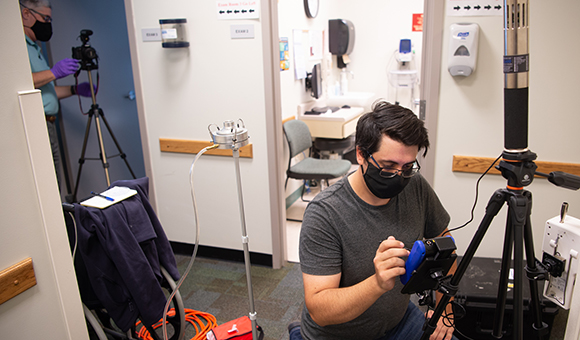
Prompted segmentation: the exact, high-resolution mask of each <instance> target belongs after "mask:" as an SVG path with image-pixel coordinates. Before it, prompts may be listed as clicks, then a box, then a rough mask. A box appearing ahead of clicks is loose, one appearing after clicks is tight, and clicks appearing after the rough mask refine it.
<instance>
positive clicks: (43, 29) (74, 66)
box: [20, 0, 91, 180]
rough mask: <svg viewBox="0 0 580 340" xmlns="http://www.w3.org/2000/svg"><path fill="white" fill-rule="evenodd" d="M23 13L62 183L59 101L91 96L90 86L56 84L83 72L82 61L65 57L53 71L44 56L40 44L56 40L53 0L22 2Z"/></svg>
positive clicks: (31, 64) (29, 47) (35, 82)
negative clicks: (52, 38)
mask: <svg viewBox="0 0 580 340" xmlns="http://www.w3.org/2000/svg"><path fill="white" fill-rule="evenodd" d="M20 11H21V15H22V26H23V27H24V34H25V35H26V46H27V48H28V58H29V60H30V68H31V71H32V80H33V82H34V87H35V88H37V89H39V90H40V91H41V93H42V103H43V105H44V115H45V117H46V126H47V128H48V136H49V139H50V146H51V149H52V158H53V160H54V167H55V172H56V177H57V180H60V168H61V164H60V163H61V162H60V153H59V144H58V135H57V132H56V125H55V120H56V115H57V113H58V110H59V103H58V100H59V99H63V98H67V97H70V96H72V95H74V94H78V95H80V96H83V97H91V89H90V85H89V83H86V82H85V83H81V84H79V85H78V86H76V87H75V86H71V85H67V86H56V85H55V83H54V81H55V80H57V79H61V78H64V77H66V76H69V75H71V74H73V73H75V72H76V71H77V70H78V69H79V61H78V60H76V59H71V58H65V59H63V60H61V61H59V62H57V63H55V64H54V66H53V67H52V68H51V67H49V65H48V62H47V61H46V59H45V58H44V56H43V54H42V49H41V47H40V45H39V44H38V43H37V42H38V41H41V42H46V41H49V40H50V38H51V37H52V7H51V4H50V1H49V0H21V1H20Z"/></svg>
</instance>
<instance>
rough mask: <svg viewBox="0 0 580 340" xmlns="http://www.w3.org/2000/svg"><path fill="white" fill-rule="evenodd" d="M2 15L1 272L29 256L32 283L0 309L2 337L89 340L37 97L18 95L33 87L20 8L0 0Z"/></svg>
mask: <svg viewBox="0 0 580 340" xmlns="http://www.w3.org/2000/svg"><path fill="white" fill-rule="evenodd" d="M0 13H2V20H0V27H1V29H2V32H3V33H4V34H3V35H2V38H1V41H2V45H3V46H5V47H6V46H8V47H9V48H3V49H1V50H0V60H2V63H1V65H0V79H2V81H1V82H0V102H1V103H2V105H1V107H0V110H1V111H0V112H1V116H2V124H1V125H0V138H1V142H2V146H3V148H2V155H1V156H0V160H1V163H2V176H0V186H1V187H2V192H1V193H0V203H1V204H0V219H1V220H2V225H1V227H0V231H1V234H2V236H1V237H0V270H4V269H6V268H8V267H10V266H12V265H14V264H16V263H18V262H20V261H22V260H25V259H26V258H28V257H30V258H32V261H33V265H34V272H35V276H36V281H37V285H36V286H34V287H32V288H30V289H29V290H27V291H25V292H23V293H22V294H20V295H18V296H16V297H14V298H12V299H11V300H8V301H7V302H5V303H3V304H1V305H0V329H1V330H2V338H6V339H75V340H76V339H88V334H87V330H86V326H85V321H84V317H83V311H82V308H81V302H80V297H79V293H78V289H77V283H76V278H75V275H74V270H73V265H72V260H71V255H70V250H69V245H68V238H67V235H66V228H65V225H64V220H63V215H62V206H61V204H60V198H59V194H58V189H57V184H56V178H55V175H54V166H53V162H52V156H51V152H50V146H49V142H48V133H47V130H46V121H45V118H44V112H43V107H42V99H41V98H40V92H37V93H30V94H23V95H20V96H19V92H20V91H30V90H33V89H34V86H33V83H32V76H31V73H30V64H29V61H28V52H27V50H26V42H25V39H24V32H23V30H22V21H21V18H20V13H19V6H18V2H17V1H2V2H0ZM21 109H22V110H23V111H22V112H21ZM2 288H4V287H2Z"/></svg>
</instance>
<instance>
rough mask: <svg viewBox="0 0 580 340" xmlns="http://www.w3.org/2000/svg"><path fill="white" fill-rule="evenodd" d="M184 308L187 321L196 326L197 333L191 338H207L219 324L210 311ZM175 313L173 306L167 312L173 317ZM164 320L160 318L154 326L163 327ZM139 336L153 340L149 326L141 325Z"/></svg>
mask: <svg viewBox="0 0 580 340" xmlns="http://www.w3.org/2000/svg"><path fill="white" fill-rule="evenodd" d="M183 310H184V312H185V321H186V322H189V323H190V324H192V325H193V327H194V328H195V333H196V335H195V336H194V337H193V338H191V340H205V338H206V334H207V332H209V331H210V330H211V329H212V328H214V327H216V326H217V320H216V318H215V316H213V315H211V314H209V313H204V312H200V311H196V310H193V309H187V308H184V309H183ZM174 315H175V308H172V309H171V310H170V311H169V312H168V313H167V316H169V317H171V316H174ZM203 320H205V322H204V321H203ZM162 322H163V319H161V320H159V322H157V323H156V324H154V325H153V326H152V327H153V329H157V328H159V327H161V324H162ZM140 323H141V321H138V322H137V323H136V324H135V325H136V326H139V324H140ZM137 336H138V337H139V338H140V339H143V340H153V338H152V337H151V335H150V334H149V331H147V328H145V327H141V329H140V330H139V332H138V334H137Z"/></svg>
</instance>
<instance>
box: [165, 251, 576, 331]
mask: <svg viewBox="0 0 580 340" xmlns="http://www.w3.org/2000/svg"><path fill="white" fill-rule="evenodd" d="M176 260H177V264H178V268H179V270H180V272H181V273H183V272H184V271H185V269H186V267H187V265H188V263H189V260H190V257H189V256H182V255H176ZM251 270H252V286H253V292H254V302H255V309H256V312H257V322H258V324H259V325H260V326H261V327H262V328H263V329H264V333H265V337H264V339H266V340H274V339H276V340H287V339H288V330H287V326H288V324H290V323H291V322H292V321H296V320H299V319H300V313H301V311H302V307H303V304H304V302H303V301H304V293H303V290H302V273H301V271H300V265H299V264H295V263H289V264H288V265H287V266H286V267H284V268H282V269H277V270H276V269H272V268H270V267H265V266H257V265H254V266H252V269H251ZM179 290H180V292H181V294H182V297H183V300H184V305H185V308H189V309H194V310H198V311H202V312H206V313H210V314H212V315H213V316H215V317H216V319H217V323H218V324H220V325H221V324H223V323H225V322H227V321H230V320H233V319H237V318H239V317H241V316H244V315H248V313H249V311H250V307H249V299H248V290H247V285H246V273H245V265H244V264H243V263H240V262H229V261H223V260H214V259H207V258H202V257H198V258H197V259H196V260H195V262H194V265H193V267H192V269H191V271H190V273H189V275H188V277H187V279H186V280H185V281H184V283H183V285H182V287H181V288H180V289H179ZM412 299H413V300H414V298H412ZM567 314H568V313H567V311H565V310H560V311H559V313H558V314H557V315H556V317H555V318H554V320H553V325H552V326H553V327H552V332H551V336H550V340H558V339H563V338H564V331H565V329H566V321H567ZM194 336H195V330H194V328H193V327H192V326H191V325H189V324H188V325H187V327H186V336H185V339H191V338H193V337H194Z"/></svg>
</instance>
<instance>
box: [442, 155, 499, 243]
mask: <svg viewBox="0 0 580 340" xmlns="http://www.w3.org/2000/svg"><path fill="white" fill-rule="evenodd" d="M502 155H503V153H502V154H501V155H499V156H498V157H497V158H496V159H495V160H494V161H493V163H491V165H490V166H489V167H488V168H487V170H485V172H484V173H483V174H481V176H479V178H478V179H477V182H476V183H475V201H474V202H473V206H472V207H471V218H470V219H469V221H467V222H465V223H463V224H462V225H460V226H459V227H456V228H452V229H449V230H447V232H446V234H447V233H450V232H452V231H455V230H459V229H461V228H463V227H465V226H467V225H468V224H469V223H471V222H473V212H474V211H475V207H476V206H477V199H478V197H479V182H481V180H482V179H483V176H485V175H487V173H488V172H489V170H491V168H492V167H493V166H494V164H495V163H497V161H498V160H499V159H500V158H501V157H502Z"/></svg>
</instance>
